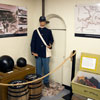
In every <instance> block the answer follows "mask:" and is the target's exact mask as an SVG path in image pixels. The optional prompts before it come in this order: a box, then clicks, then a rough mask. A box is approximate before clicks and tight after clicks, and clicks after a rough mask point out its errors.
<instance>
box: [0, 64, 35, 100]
mask: <svg viewBox="0 0 100 100" xmlns="http://www.w3.org/2000/svg"><path fill="white" fill-rule="evenodd" d="M32 73H35V67H33V66H31V65H27V66H26V67H23V68H19V67H17V66H15V68H14V70H13V72H10V73H2V72H0V83H9V82H11V81H12V80H21V79H24V77H25V76H26V75H27V74H32ZM7 92H8V87H6V86H0V100H7Z"/></svg>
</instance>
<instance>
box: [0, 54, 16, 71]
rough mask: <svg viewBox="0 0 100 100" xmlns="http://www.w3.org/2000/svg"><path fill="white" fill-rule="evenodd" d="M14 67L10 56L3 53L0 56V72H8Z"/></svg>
mask: <svg viewBox="0 0 100 100" xmlns="http://www.w3.org/2000/svg"><path fill="white" fill-rule="evenodd" d="M13 68H14V60H13V58H12V57H10V56H8V55H4V56H1V57H0V72H4V73H6V72H9V71H12V70H13Z"/></svg>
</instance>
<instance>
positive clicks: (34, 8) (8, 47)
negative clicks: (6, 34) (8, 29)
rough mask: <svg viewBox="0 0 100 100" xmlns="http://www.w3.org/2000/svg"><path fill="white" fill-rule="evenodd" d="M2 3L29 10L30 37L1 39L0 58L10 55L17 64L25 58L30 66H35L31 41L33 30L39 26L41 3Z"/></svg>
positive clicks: (24, 0) (13, 0) (30, 0)
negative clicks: (19, 59)
mask: <svg viewBox="0 0 100 100" xmlns="http://www.w3.org/2000/svg"><path fill="white" fill-rule="evenodd" d="M0 3H3V4H10V5H16V6H23V7H26V8H27V10H28V36H25V37H11V38H0V56H2V55H10V56H12V57H13V58H14V60H15V62H16V60H17V59H18V58H19V57H25V58H26V59H27V62H28V64H33V62H34V59H33V56H32V55H31V52H30V41H31V37H32V33H33V30H34V29H35V28H36V26H37V25H38V17H39V16H40V15H41V9H39V7H38V5H39V4H40V3H41V2H35V0H0Z"/></svg>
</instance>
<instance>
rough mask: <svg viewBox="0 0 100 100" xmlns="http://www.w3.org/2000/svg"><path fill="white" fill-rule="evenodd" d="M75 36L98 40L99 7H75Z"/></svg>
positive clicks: (99, 30)
mask: <svg viewBox="0 0 100 100" xmlns="http://www.w3.org/2000/svg"><path fill="white" fill-rule="evenodd" d="M75 36H77V37H87V38H100V5H99V4H94V5H76V6H75Z"/></svg>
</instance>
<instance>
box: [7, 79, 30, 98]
mask: <svg viewBox="0 0 100 100" xmlns="http://www.w3.org/2000/svg"><path fill="white" fill-rule="evenodd" d="M23 82H25V81H24V80H15V81H12V82H10V84H16V83H23ZM8 100H29V90H28V85H20V86H10V87H8Z"/></svg>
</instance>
